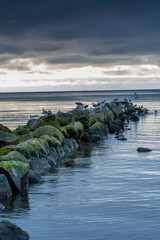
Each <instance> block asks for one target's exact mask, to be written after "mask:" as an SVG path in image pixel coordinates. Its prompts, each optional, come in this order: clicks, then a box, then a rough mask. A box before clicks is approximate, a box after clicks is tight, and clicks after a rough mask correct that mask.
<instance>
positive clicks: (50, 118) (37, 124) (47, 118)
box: [30, 114, 60, 130]
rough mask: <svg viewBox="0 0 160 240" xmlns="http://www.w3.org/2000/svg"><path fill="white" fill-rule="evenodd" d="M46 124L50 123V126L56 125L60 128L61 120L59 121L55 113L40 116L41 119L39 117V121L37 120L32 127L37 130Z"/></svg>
mask: <svg viewBox="0 0 160 240" xmlns="http://www.w3.org/2000/svg"><path fill="white" fill-rule="evenodd" d="M46 125H50V126H53V127H56V128H58V129H60V125H59V122H58V120H57V117H56V115H55V114H51V115H47V116H43V117H40V118H39V119H37V121H35V122H34V123H33V124H32V126H31V127H30V129H31V130H35V129H37V128H39V127H42V126H46Z"/></svg>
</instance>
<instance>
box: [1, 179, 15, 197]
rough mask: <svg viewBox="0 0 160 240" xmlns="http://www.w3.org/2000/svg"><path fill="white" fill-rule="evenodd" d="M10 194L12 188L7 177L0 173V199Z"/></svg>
mask: <svg viewBox="0 0 160 240" xmlns="http://www.w3.org/2000/svg"><path fill="white" fill-rule="evenodd" d="M11 196H12V190H11V187H10V185H9V182H8V179H7V177H6V176H5V175H4V174H0V200H1V199H5V198H8V197H11Z"/></svg>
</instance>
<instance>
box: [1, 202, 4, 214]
mask: <svg viewBox="0 0 160 240" xmlns="http://www.w3.org/2000/svg"><path fill="white" fill-rule="evenodd" d="M4 209H5V206H4V205H3V204H2V203H0V212H3V211H4Z"/></svg>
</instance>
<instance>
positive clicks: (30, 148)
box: [17, 140, 39, 159]
mask: <svg viewBox="0 0 160 240" xmlns="http://www.w3.org/2000/svg"><path fill="white" fill-rule="evenodd" d="M28 141H30V140H27V141H25V142H21V143H19V144H18V145H17V151H18V152H20V153H22V154H23V155H24V156H25V157H26V158H28V159H30V158H31V157H32V156H34V157H39V151H38V150H37V148H36V147H35V146H34V145H32V144H31V143H30V142H28Z"/></svg>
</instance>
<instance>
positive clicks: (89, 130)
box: [0, 99, 148, 200]
mask: <svg viewBox="0 0 160 240" xmlns="http://www.w3.org/2000/svg"><path fill="white" fill-rule="evenodd" d="M92 106H93V108H92V107H90V108H88V106H87V105H84V104H82V103H77V107H76V108H75V109H73V110H72V111H70V112H67V113H64V112H61V111H58V112H57V113H56V114H50V115H44V116H42V117H39V118H38V119H30V120H29V121H28V122H27V124H26V125H25V126H19V127H18V128H17V129H15V130H13V131H11V130H10V129H9V128H7V127H5V126H3V125H2V124H0V200H2V199H5V198H9V197H11V196H12V195H16V194H22V195H23V194H25V193H26V189H27V187H28V186H29V185H30V184H35V183H38V182H39V181H41V174H44V172H45V171H46V170H49V169H51V168H56V165H57V162H58V160H59V159H61V158H63V157H64V156H65V155H66V154H69V153H71V152H72V151H74V150H75V149H77V148H78V146H79V144H81V142H95V141H99V140H101V139H103V138H105V137H107V135H108V134H109V133H116V137H119V134H121V136H120V139H122V140H123V137H122V133H123V131H124V130H125V128H126V127H127V123H128V122H129V121H130V120H132V121H138V120H139V115H141V114H145V113H147V112H148V110H147V109H145V108H143V107H142V106H141V107H137V106H136V105H133V103H132V102H131V101H128V100H127V99H124V100H123V101H117V100H114V101H112V102H109V103H108V102H106V101H103V102H98V103H97V104H92ZM126 129H127V128H126Z"/></svg>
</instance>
